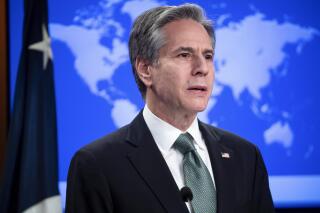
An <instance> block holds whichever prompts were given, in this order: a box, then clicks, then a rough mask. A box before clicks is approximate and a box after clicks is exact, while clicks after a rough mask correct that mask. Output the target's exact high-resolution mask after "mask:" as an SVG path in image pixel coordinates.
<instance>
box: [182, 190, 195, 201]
mask: <svg viewBox="0 0 320 213" xmlns="http://www.w3.org/2000/svg"><path fill="white" fill-rule="evenodd" d="M180 193H181V197H182V200H183V201H184V202H191V201H192V199H193V194H192V191H191V189H190V188H189V187H188V186H184V187H182V189H181V190H180Z"/></svg>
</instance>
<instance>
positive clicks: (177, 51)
mask: <svg viewBox="0 0 320 213" xmlns="http://www.w3.org/2000/svg"><path fill="white" fill-rule="evenodd" d="M173 52H174V53H179V52H190V53H194V52H195V50H194V48H192V47H178V48H177V49H175V50H174V51H173ZM202 53H204V54H207V53H210V54H214V51H213V49H205V50H204V51H203V52H202Z"/></svg>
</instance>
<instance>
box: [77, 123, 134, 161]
mask: <svg viewBox="0 0 320 213" xmlns="http://www.w3.org/2000/svg"><path fill="white" fill-rule="evenodd" d="M127 132H128V125H127V126H124V127H122V128H120V129H118V130H116V131H114V132H112V133H110V134H107V135H105V136H103V137H101V138H99V139H97V140H94V141H93V142H91V143H89V144H87V145H85V146H83V147H82V148H81V149H80V150H79V151H86V152H90V153H92V154H94V155H97V154H99V153H100V154H101V155H104V154H107V153H109V152H111V153H112V152H113V151H115V150H118V149H121V147H122V146H124V144H125V143H126V136H127Z"/></svg>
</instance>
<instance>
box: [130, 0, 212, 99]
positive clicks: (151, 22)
mask: <svg viewBox="0 0 320 213" xmlns="http://www.w3.org/2000/svg"><path fill="white" fill-rule="evenodd" d="M181 19H192V20H194V21H196V22H198V23H200V24H201V25H202V26H203V27H204V28H205V30H206V31H207V33H208V35H209V36H210V38H211V40H212V47H213V48H214V46H215V33H214V29H213V26H212V22H211V21H210V20H209V19H207V17H206V15H205V13H204V11H203V9H202V8H201V7H200V6H198V5H196V4H183V5H180V6H161V7H156V8H152V9H149V10H147V11H145V12H144V13H142V14H141V15H140V16H138V17H137V18H136V20H135V22H134V23H133V27H132V29H131V32H130V39H129V54H130V62H131V66H132V71H133V74H134V77H135V80H136V83H137V85H138V88H139V90H140V93H141V94H142V97H143V98H145V95H146V90H147V88H146V86H145V85H144V83H143V82H142V81H141V80H140V78H139V76H138V74H137V70H136V67H135V63H136V60H137V58H138V57H139V58H140V59H143V60H146V61H148V62H149V63H151V64H154V63H156V62H157V61H158V58H159V50H160V48H161V47H163V46H164V45H165V38H164V35H163V33H162V32H161V28H162V27H164V25H166V24H168V23H170V22H173V21H177V20H181Z"/></svg>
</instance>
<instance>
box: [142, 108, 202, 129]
mask: <svg viewBox="0 0 320 213" xmlns="http://www.w3.org/2000/svg"><path fill="white" fill-rule="evenodd" d="M147 106H148V108H149V109H150V111H151V112H152V113H153V114H154V115H156V116H157V117H158V118H160V119H162V120H163V121H165V122H167V123H169V124H171V125H172V126H174V127H176V128H177V129H180V130H181V131H183V132H184V131H186V130H187V129H188V128H189V127H190V126H191V124H192V122H193V121H194V119H195V118H196V115H197V114H196V113H187V112H183V111H181V110H179V109H176V110H172V109H171V110H168V109H162V108H161V107H159V106H157V107H154V106H153V105H152V104H148V103H147Z"/></svg>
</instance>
